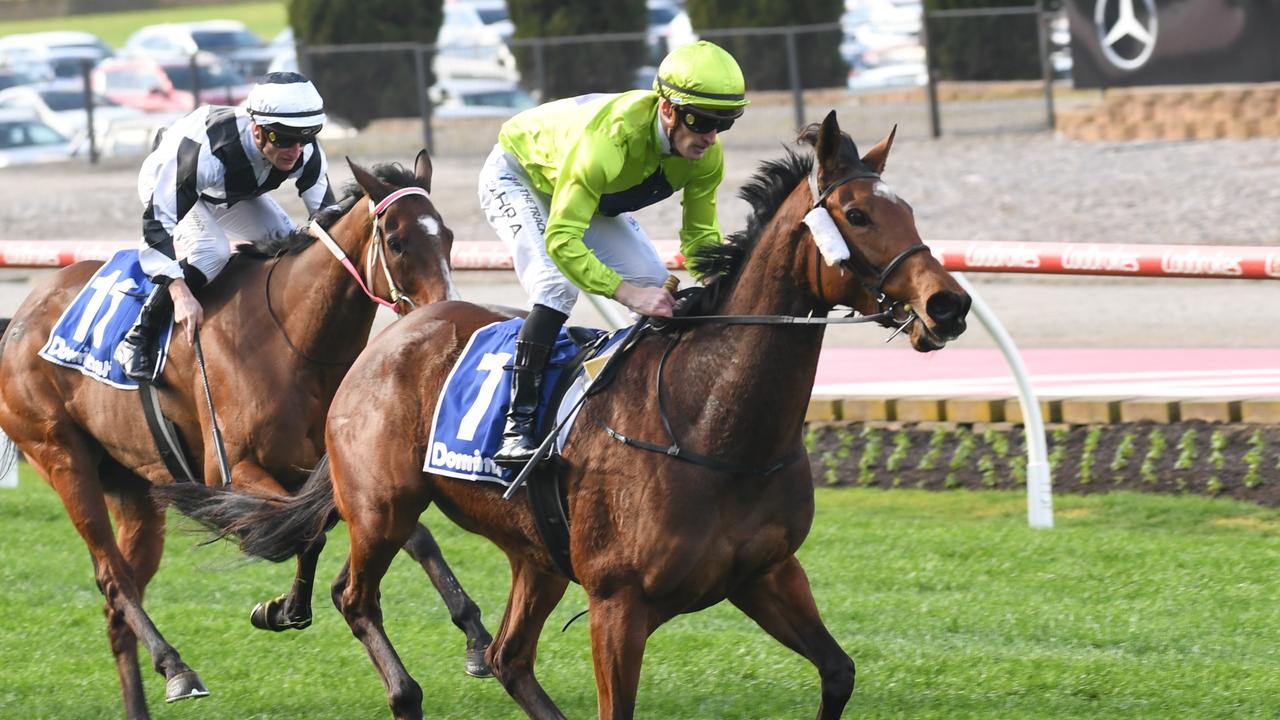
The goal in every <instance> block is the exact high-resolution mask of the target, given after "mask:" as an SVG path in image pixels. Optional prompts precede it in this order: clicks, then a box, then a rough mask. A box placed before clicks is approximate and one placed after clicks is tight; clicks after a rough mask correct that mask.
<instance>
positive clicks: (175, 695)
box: [164, 670, 209, 703]
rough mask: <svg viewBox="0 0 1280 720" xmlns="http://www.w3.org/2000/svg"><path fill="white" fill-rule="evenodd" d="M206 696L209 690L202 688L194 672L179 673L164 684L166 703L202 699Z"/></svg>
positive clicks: (202, 685)
mask: <svg viewBox="0 0 1280 720" xmlns="http://www.w3.org/2000/svg"><path fill="white" fill-rule="evenodd" d="M208 694H209V689H208V688H206V687H205V686H204V683H203V682H202V681H201V680H200V676H199V675H197V674H196V673H195V671H194V670H187V671H186V672H180V673H178V674H177V675H174V676H173V677H171V678H169V680H168V681H167V682H166V683H165V684H164V701H165V702H167V703H171V702H178V701H179V700H186V699H187V698H198V697H204V696H205V695H208Z"/></svg>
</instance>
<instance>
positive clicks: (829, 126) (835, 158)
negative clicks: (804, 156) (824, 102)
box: [814, 110, 844, 176]
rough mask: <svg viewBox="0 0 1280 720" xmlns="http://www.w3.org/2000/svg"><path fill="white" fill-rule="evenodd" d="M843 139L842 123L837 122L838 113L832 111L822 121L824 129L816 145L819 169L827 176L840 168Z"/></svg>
mask: <svg viewBox="0 0 1280 720" xmlns="http://www.w3.org/2000/svg"><path fill="white" fill-rule="evenodd" d="M843 138H844V135H843V134H842V133H841V132H840V123H839V122H837V121H836V111H835V110H832V111H831V112H829V113H827V116H826V117H825V118H823V119H822V127H821V128H820V129H819V130H818V141H817V142H816V143H814V151H815V153H816V154H817V156H818V167H819V168H821V169H822V172H823V174H824V175H826V176H830V175H834V174H835V173H836V172H837V171H838V170H839V168H840V142H841V140H843Z"/></svg>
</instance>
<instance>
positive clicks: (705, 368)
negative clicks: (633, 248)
mask: <svg viewBox="0 0 1280 720" xmlns="http://www.w3.org/2000/svg"><path fill="white" fill-rule="evenodd" d="M892 137H893V136H892V134H890V136H889V137H886V138H885V139H884V140H883V141H881V142H880V143H879V144H878V145H876V146H875V147H874V148H873V149H872V150H871V151H870V152H869V153H867V154H866V155H865V156H862V157H859V154H858V152H857V148H856V147H855V145H854V143H853V141H852V140H851V139H850V138H849V137H848V136H847V135H845V134H844V133H842V132H841V131H840V128H839V125H838V123H837V121H836V117H835V113H834V112H832V113H831V114H829V115H828V116H827V118H826V120H825V121H824V122H823V123H822V124H821V125H817V124H815V125H811V126H809V127H808V128H807V129H806V130H805V131H804V132H803V133H802V135H801V140H803V141H805V142H808V143H810V144H813V145H814V146H815V158H814V159H810V158H808V157H801V156H797V155H794V154H788V156H787V157H786V158H784V159H782V160H780V161H777V162H773V163H768V164H766V165H765V166H764V168H763V170H762V171H761V173H760V174H759V175H758V176H757V177H756V179H755V180H753V182H752V183H751V184H749V185H748V186H747V187H745V188H744V190H743V196H744V197H745V198H746V199H747V200H748V201H750V202H751V203H752V205H753V206H754V208H755V214H754V216H753V217H752V219H751V220H750V223H749V225H748V229H747V231H746V232H745V233H742V234H740V235H738V236H734V237H732V238H730V241H729V242H728V243H726V244H725V245H724V246H721V247H719V248H716V249H714V250H713V251H711V252H710V253H708V254H706V255H704V256H702V257H700V258H691V262H695V263H699V264H700V265H701V268H702V269H703V270H704V271H705V272H706V273H707V274H708V276H709V277H712V278H714V279H713V280H711V281H710V282H709V283H708V285H707V287H706V289H705V291H704V292H703V293H702V296H701V297H700V298H699V299H698V300H697V301H695V304H696V305H697V312H695V313H694V314H698V315H716V316H718V317H720V318H721V319H722V321H724V322H723V324H716V323H715V322H714V321H712V322H707V323H703V322H699V323H698V324H697V325H685V326H682V325H681V324H680V323H679V322H677V323H673V324H672V327H670V328H668V329H667V330H666V331H664V332H662V333H650V334H647V335H645V336H643V337H642V338H641V339H640V340H639V341H638V342H637V343H636V345H635V347H634V349H633V350H631V352H630V354H629V355H628V356H626V357H625V358H624V359H623V360H622V361H621V362H619V363H618V366H619V367H618V370H617V374H616V376H615V377H614V378H613V380H612V382H611V384H610V385H609V386H608V387H607V388H606V389H605V390H604V391H603V392H601V393H599V394H596V395H592V396H591V397H590V398H588V399H587V401H586V403H585V404H584V405H583V406H582V409H581V411H580V413H579V416H578V419H577V421H576V423H575V424H574V426H573V428H572V429H571V430H570V433H569V435H568V437H567V439H566V442H565V445H564V447H563V449H562V455H563V457H562V462H561V463H559V464H558V466H559V470H558V472H560V473H561V476H560V480H561V482H562V487H563V488H565V498H566V502H567V510H568V518H569V521H570V529H569V537H570V550H571V555H572V564H573V569H574V571H575V573H576V575H577V578H578V579H579V581H580V582H581V583H582V586H583V588H584V589H585V591H586V594H587V598H588V603H589V605H588V607H589V613H590V625H591V649H592V660H593V664H594V666H595V676H596V685H597V690H598V699H599V716H600V717H601V718H613V719H617V718H630V717H632V716H633V713H634V711H635V703H636V691H637V686H638V684H639V678H640V667H641V661H642V658H643V655H644V649H645V644H646V640H647V638H648V637H649V635H650V634H651V633H653V632H654V631H655V630H656V629H657V628H658V627H659V626H661V625H662V624H663V623H664V622H666V621H668V620H670V619H671V618H673V617H675V616H676V615H679V614H682V613H688V612H693V611H696V610H700V609H702V608H706V607H709V606H711V605H714V604H716V603H718V602H720V601H722V600H725V599H728V600H729V601H730V602H732V603H733V604H734V605H736V606H737V607H739V608H740V609H741V610H742V611H743V612H744V613H746V614H747V615H748V616H749V617H751V618H752V619H753V620H755V621H756V622H757V623H758V624H759V625H760V626H761V627H762V628H763V629H764V630H765V631H766V632H768V633H769V634H770V635H772V636H773V637H775V638H777V639H778V640H779V641H780V642H781V643H782V644H784V645H786V646H787V647H789V648H791V649H792V650H794V651H796V652H798V653H800V654H801V655H803V656H804V657H806V658H808V659H809V660H810V661H811V662H812V663H813V664H814V665H815V666H816V667H817V670H818V673H819V677H820V680H821V700H820V704H819V706H818V712H817V716H818V717H819V718H825V719H830V718H837V717H839V716H840V715H841V713H842V712H843V708H844V705H845V703H846V702H847V701H848V699H849V697H850V694H851V693H852V691H853V681H854V666H853V662H852V661H851V660H850V659H849V657H848V656H847V655H846V654H845V652H844V651H843V650H841V648H840V646H839V645H838V644H837V643H836V641H835V639H834V638H832V636H831V635H830V633H829V632H828V631H827V629H826V628H825V626H824V625H823V623H822V619H821V618H820V616H819V613H818V609H817V605H816V604H815V602H814V598H813V595H812V592H811V591H810V588H809V582H808V579H807V578H806V576H805V573H804V570H803V568H801V566H800V563H799V561H798V560H797V559H796V556H795V553H796V550H797V549H798V548H799V547H800V545H801V543H802V542H803V541H804V539H805V536H806V535H807V534H808V531H809V528H810V525H811V523H812V521H813V515H814V493H813V479H812V475H811V472H810V468H809V465H808V461H807V456H806V454H805V453H804V450H803V440H802V436H803V423H804V416H805V410H806V406H807V401H808V398H809V396H810V392H811V390H812V387H813V382H814V376H815V372H816V369H817V363H818V354H819V351H820V349H821V346H822V337H823V326H822V325H821V324H805V325H801V324H782V323H781V322H777V323H774V324H728V322H727V321H728V320H730V319H731V318H733V317H734V316H737V319H738V320H742V319H744V318H743V316H751V318H752V319H756V320H758V319H760V318H761V316H769V317H773V318H775V319H784V320H785V321H791V320H794V319H795V318H805V319H808V320H812V319H813V318H818V317H825V316H826V314H827V313H828V311H830V310H831V309H832V308H833V306H836V305H849V306H851V307H853V308H855V309H857V310H859V311H861V312H862V313H863V314H864V315H872V314H879V315H880V317H882V318H884V322H885V323H886V324H888V325H890V326H898V327H899V329H900V330H901V332H903V333H904V334H906V335H907V336H908V337H909V338H910V342H911V344H912V346H913V347H914V348H915V349H917V350H919V351H922V352H924V351H931V350H936V349H939V348H941V347H943V346H944V345H945V344H946V343H947V342H948V341H950V340H951V339H953V338H955V337H956V336H958V335H959V334H960V333H961V332H963V331H964V328H965V315H966V313H967V311H968V308H969V297H968V296H967V295H966V294H965V292H964V291H963V290H962V289H961V288H960V286H959V285H958V284H957V283H956V281H955V280H954V279H953V278H952V277H951V276H950V275H948V274H947V273H946V271H944V270H943V268H942V267H941V266H940V265H939V264H938V262H937V261H936V260H935V259H934V258H933V256H932V255H931V254H929V253H928V252H927V251H923V250H926V248H925V247H924V246H923V244H922V243H921V241H920V237H919V234H918V233H917V231H916V228H915V223H914V220H913V218H912V212H911V208H910V206H908V205H907V204H906V202H904V201H903V200H902V199H900V198H899V197H898V196H897V195H896V194H894V193H893V192H892V191H891V190H890V189H889V188H888V186H887V185H885V184H884V182H883V180H882V179H881V177H880V173H881V172H882V171H883V169H884V167H885V164H886V161H887V158H888V155H889V149H890V146H891V144H892ZM815 209H819V212H818V213H817V214H815V215H810V211H811V210H815ZM806 216H809V220H808V221H807V223H808V224H806ZM824 216H825V217H826V218H827V220H829V223H827V222H826V221H824V220H823V219H822V218H823V217H824ZM817 225H823V226H824V228H825V229H826V230H829V231H830V233H829V234H827V235H826V237H825V238H824V239H823V243H824V244H823V245H822V247H821V249H820V247H819V244H818V242H817V241H816V240H815V237H814V235H815V233H816V232H818V231H817V230H816V229H814V230H811V229H810V228H811V227H814V226H817ZM501 318H502V316H500V315H496V314H495V313H494V312H492V311H490V310H487V309H484V308H480V307H476V306H474V305H468V304H464V303H440V304H437V305H433V306H431V307H428V308H422V309H420V310H418V311H415V312H414V313H412V314H410V315H409V316H408V317H406V318H405V320H403V321H402V322H400V323H398V324H397V325H396V326H395V327H394V328H392V329H391V330H390V331H389V332H387V333H384V334H382V335H381V336H379V337H378V338H377V339H375V341H374V342H373V343H371V344H370V346H369V347H368V348H367V349H366V350H365V352H364V353H363V354H362V355H361V357H360V359H359V360H357V362H356V364H355V366H354V367H353V368H352V370H351V373H350V374H349V375H348V376H347V378H346V380H344V382H343V385H342V387H341V388H340V389H339V391H338V394H337V396H336V397H335V399H334V403H333V406H332V408H331V409H330V412H329V423H328V426H327V429H326V447H327V449H328V452H329V464H328V465H327V466H322V467H321V468H320V469H318V471H317V472H316V473H314V474H313V475H312V478H311V479H310V480H309V481H308V485H307V488H306V489H304V491H303V492H302V493H300V494H299V495H298V496H296V498H295V499H291V500H288V501H285V502H283V503H277V502H272V501H263V502H260V503H259V507H258V508H257V509H255V510H253V511H252V512H247V513H246V514H245V515H243V516H242V517H241V519H240V520H241V522H242V523H243V524H242V525H241V526H239V527H244V526H261V524H262V523H263V522H270V523H272V527H275V528H278V529H279V530H280V533H278V534H277V535H275V537H273V538H272V539H271V542H258V543H255V542H249V543H244V544H242V547H243V548H244V549H245V550H246V551H248V552H251V553H254V554H258V555H261V556H264V557H272V556H274V557H282V556H285V555H286V554H287V553H289V552H292V551H296V550H295V548H296V547H297V546H299V545H300V544H304V543H305V542H306V538H308V537H309V536H311V535H313V534H314V533H315V532H316V531H317V529H319V528H323V527H324V526H325V524H326V523H330V522H333V521H334V517H335V515H337V516H341V518H342V519H343V520H345V521H346V522H347V525H348V530H349V535H350V541H351V555H350V557H349V559H348V564H347V565H346V567H345V568H344V570H343V572H342V574H341V575H340V576H339V578H338V579H337V580H336V581H335V582H334V585H333V598H334V601H335V603H336V604H337V605H338V607H339V609H340V610H341V611H342V613H343V615H344V616H345V617H346V619H347V622H348V624H349V625H350V626H351V629H352V631H353V632H354V634H355V635H356V636H357V637H358V638H360V639H361V641H362V642H363V643H364V645H365V648H366V649H367V651H368V653H369V656H370V658H371V659H372V661H373V664H374V666H375V668H376V669H377V671H378V673H379V674H380V675H381V677H382V680H383V682H384V684H385V686H386V689H387V695H388V700H389V703H390V706H391V710H392V713H393V715H394V716H395V717H397V718H420V717H422V699H423V695H422V689H421V688H420V687H419V685H418V684H417V683H416V682H415V681H414V680H413V678H412V677H410V675H409V673H408V672H407V670H406V669H405V667H404V665H403V664H402V663H401V661H400V659H399V657H398V656H397V655H396V652H395V650H394V648H393V647H392V645H391V643H390V641H389V639H388V638H387V635H386V633H385V632H384V630H383V627H382V614H381V609H380V606H379V583H380V581H381V579H382V577H383V575H384V573H385V572H386V570H387V567H388V565H389V563H390V562H391V559H392V557H393V556H394V554H395V552H396V549H397V548H398V547H399V546H400V545H401V544H402V543H403V542H404V540H405V538H407V537H408V536H409V534H410V533H411V532H412V530H413V526H414V523H415V522H416V520H417V517H418V515H419V513H421V512H422V511H423V510H424V509H425V508H426V507H427V505H428V504H430V503H433V502H434V503H436V504H437V506H439V507H440V508H441V510H442V511H443V512H444V513H445V514H446V515H447V516H449V517H450V518H451V519H453V520H454V521H456V522H457V523H458V524H459V525H461V526H462V527H464V528H466V529H468V530H471V531H474V532H478V533H480V534H483V535H485V536H486V537H488V538H489V539H490V540H492V541H493V542H494V543H495V544H497V545H498V546H499V547H500V548H501V549H502V550H503V551H504V552H505V553H506V554H507V557H508V559H509V561H510V564H511V570H512V587H511V594H510V597H509V599H508V604H507V608H506V613H505V615H504V617H503V619H502V626H501V629H500V630H499V632H498V635H497V638H496V639H495V640H494V642H493V644H492V645H491V646H490V648H489V655H488V659H489V662H490V664H491V666H492V668H493V671H494V674H495V675H496V676H497V677H498V678H499V680H500V681H501V682H502V684H503V685H504V687H505V688H506V689H507V691H508V692H509V693H510V694H511V696H512V697H513V699H514V700H515V701H516V702H517V703H518V704H519V706H520V707H521V708H522V709H523V710H524V712H525V713H527V714H528V715H529V716H530V717H534V718H561V717H563V715H562V714H561V712H560V710H559V709H558V708H557V707H556V706H555V704H554V703H553V702H552V701H551V699H550V698H549V697H548V696H547V694H546V692H545V691H544V690H543V688H542V687H541V685H540V684H539V683H538V681H537V679H536V677H535V675H534V658H535V655H536V650H537V643H538V637H539V633H540V632H541V630H542V627H543V624H544V623H545V621H546V619H547V617H548V615H549V614H550V612H551V610H552V608H553V607H554V606H555V605H556V603H557V602H558V601H559V600H560V598H561V597H562V595H563V593H564V591H565V588H566V586H567V584H568V582H569V581H568V579H567V578H566V577H564V576H563V575H562V574H560V573H559V572H558V571H557V569H556V566H555V564H554V563H553V562H552V558H551V557H550V555H549V554H548V552H547V550H546V549H545V548H544V546H543V545H542V543H541V542H540V541H539V536H538V533H537V531H536V528H535V524H534V520H533V517H532V515H531V513H530V511H529V509H528V507H527V505H526V503H525V502H524V501H523V500H524V499H523V498H521V497H519V495H521V494H523V493H524V492H525V490H521V491H520V493H518V494H517V497H516V498H515V499H514V501H504V500H503V499H502V493H501V491H500V490H499V489H498V488H496V487H495V486H493V485H492V484H489V483H475V482H468V481H463V480H456V479H451V478H448V477H442V476H436V475H432V474H427V473H423V472H422V470H421V468H422V466H423V458H424V456H425V454H426V452H427V450H428V448H427V443H428V438H429V437H430V431H431V428H430V423H431V418H432V417H433V413H432V410H433V408H434V407H435V404H436V399H437V395H438V394H439V392H440V391H441V388H442V386H443V384H444V382H445V378H446V376H447V375H448V374H449V372H450V369H451V367H452V365H453V362H454V360H455V358H456V356H457V355H458V353H459V352H460V350H461V349H462V347H463V346H464V345H465V344H466V342H467V339H468V338H469V337H470V336H471V335H472V334H473V333H474V332H475V331H476V330H477V329H478V328H480V327H482V326H484V325H486V324H489V323H491V322H493V321H495V320H498V319H501ZM655 377H656V379H657V381H656V382H655ZM664 380H665V382H664ZM604 428H607V429H609V431H610V432H605V431H604ZM668 432H669V433H670V438H671V444H673V445H679V446H680V447H682V448H684V449H685V450H687V451H691V452H692V453H694V454H693V455H685V456H681V457H673V456H672V455H670V454H667V453H663V452H648V451H646V450H644V449H641V448H639V447H631V446H627V445H624V444H621V443H619V442H617V440H616V438H617V437H619V436H625V437H628V438H633V439H640V440H644V441H648V442H654V441H657V442H659V443H662V441H663V439H664V438H667V437H668V435H667V433H668ZM204 494H205V495H208V496H217V495H219V493H218V492H216V491H213V492H207V493H204ZM207 499H208V500H209V501H210V502H215V503H216V502H217V500H216V497H213V498H207ZM224 527H225V528H227V529H230V530H231V531H237V530H238V529H239V527H238V526H237V525H236V523H230V524H228V525H226V526H224Z"/></svg>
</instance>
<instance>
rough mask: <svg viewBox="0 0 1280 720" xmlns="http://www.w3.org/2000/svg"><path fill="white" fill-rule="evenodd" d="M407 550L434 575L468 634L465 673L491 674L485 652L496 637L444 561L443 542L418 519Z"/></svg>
mask: <svg viewBox="0 0 1280 720" xmlns="http://www.w3.org/2000/svg"><path fill="white" fill-rule="evenodd" d="M404 550H405V552H407V553H408V554H409V556H410V557H412V558H413V559H414V560H416V561H418V564H419V565H421V566H422V569H423V570H425V571H426V572H427V577H429V578H431V584H432V585H435V587H436V592H438V593H440V599H441V600H444V604H445V606H446V607H448V608H449V617H450V618H451V619H452V620H453V624H454V625H456V626H457V627H458V629H459V630H461V631H462V632H463V633H465V634H466V636H467V664H466V673H467V674H468V675H471V676H473V677H481V678H483V677H492V676H493V672H492V671H490V670H489V664H488V663H487V662H485V659H484V656H485V651H486V650H488V649H489V643H491V642H492V641H493V638H492V637H491V636H490V635H489V631H488V630H486V629H485V627H484V623H482V622H481V621H480V608H479V607H478V606H477V605H476V604H475V602H474V601H473V600H472V599H471V596H469V595H467V591H466V590H463V589H462V585H461V584H460V583H459V582H458V578H456V577H454V574H453V570H451V569H450V568H449V563H447V562H445V559H444V555H443V554H442V553H441V552H440V546H439V545H438V544H436V539H435V538H434V537H432V536H431V531H430V530H428V529H427V526H425V525H423V524H422V523H418V524H417V525H416V526H415V527H414V529H413V534H412V535H410V536H409V542H407V543H405V545H404Z"/></svg>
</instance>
